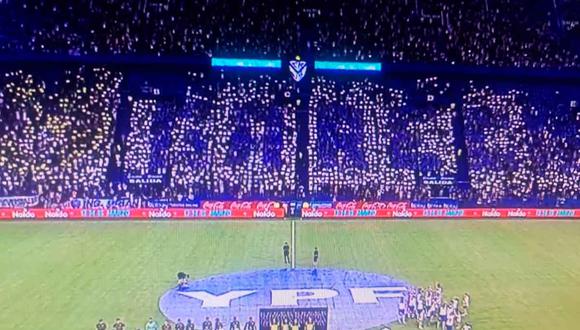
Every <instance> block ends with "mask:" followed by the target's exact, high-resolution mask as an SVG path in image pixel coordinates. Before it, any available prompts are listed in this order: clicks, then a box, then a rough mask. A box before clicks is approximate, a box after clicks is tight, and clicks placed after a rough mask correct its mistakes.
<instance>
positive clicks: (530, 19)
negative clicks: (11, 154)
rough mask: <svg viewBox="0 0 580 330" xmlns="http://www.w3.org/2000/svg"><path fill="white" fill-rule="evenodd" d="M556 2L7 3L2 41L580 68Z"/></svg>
mask: <svg viewBox="0 0 580 330" xmlns="http://www.w3.org/2000/svg"><path fill="white" fill-rule="evenodd" d="M555 4H556V2H552V1H528V0H517V1H514V0H489V1H457V2H453V3H450V2H448V1H409V0H395V1H387V0H380V1H368V0H356V1H345V0H343V1H329V0H324V1H316V2H312V1H308V0H298V1H294V2H278V3H276V4H275V5H273V4H272V3H271V2H268V1H263V0H237V1H204V0H195V1H183V0H164V1H159V0H153V1H145V0H133V1H118V0H103V1H92V0H81V1H79V0H75V1H72V0H66V1H63V0H41V1H33V0H26V1H11V2H7V4H4V5H3V7H4V8H2V9H3V10H2V14H1V16H0V18H1V19H2V20H3V24H2V29H1V30H0V35H2V36H4V38H2V39H0V49H4V50H12V51H14V50H16V51H34V52H41V53H51V54H54V53H58V54H70V55H84V54H152V55H178V54H203V55H209V56H213V55H224V54H225V55H229V56H240V55H251V56H275V57H278V56H281V55H293V54H295V53H297V52H302V51H304V52H307V53H311V54H313V55H315V56H317V57H323V58H348V59H351V60H355V59H356V60H368V59H384V60H387V61H393V62H437V63H447V64H471V65H493V66H515V67H534V68H547V67H549V68H562V67H578V65H579V64H580V59H579V57H578V54H577V53H576V52H575V51H574V50H573V48H572V45H569V44H568V43H567V42H566V40H567V38H564V37H562V35H563V34H565V33H566V31H563V30H560V29H559V26H561V24H560V23H561V22H560V23H559V21H560V20H561V17H559V16H558V15H557V11H556V9H555V7H557V6H556V5H555Z"/></svg>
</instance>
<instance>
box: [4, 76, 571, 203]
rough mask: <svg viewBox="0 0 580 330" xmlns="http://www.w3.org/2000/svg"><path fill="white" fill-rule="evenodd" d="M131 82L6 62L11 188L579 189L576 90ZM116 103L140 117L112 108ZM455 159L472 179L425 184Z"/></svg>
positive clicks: (114, 191) (519, 195)
mask: <svg viewBox="0 0 580 330" xmlns="http://www.w3.org/2000/svg"><path fill="white" fill-rule="evenodd" d="M122 81H123V79H122V75H121V74H119V73H113V72H111V71H108V70H105V69H100V68H96V69H88V68H85V67H81V68H78V69H77V70H75V71H66V72H65V73H64V75H63V76H62V77H58V78H54V77H53V76H50V77H42V75H35V76H33V75H30V74H27V73H25V72H23V71H12V72H8V73H6V74H4V75H3V76H2V77H1V85H0V145H1V146H2V148H0V197H9V196H39V198H40V203H39V204H40V205H42V206H46V207H49V206H55V205H62V204H63V203H65V202H67V201H69V200H71V199H72V198H116V197H127V198H133V199H136V200H148V199H155V198H164V199H169V200H183V199H187V200H194V199H197V200H200V199H202V200H203V199H217V200H226V199H246V200H262V199H275V200H282V199H292V198H324V199H326V200H328V199H334V200H375V201H376V200H380V201H392V200H406V201H409V200H425V199H429V198H433V197H451V198H457V199H459V200H462V201H464V202H465V203H470V204H473V205H487V206H501V205H506V206H507V205H526V204H529V205H545V206H567V205H572V204H570V203H574V202H576V203H577V201H578V197H579V192H580V163H579V162H578V159H580V155H579V150H580V141H579V139H578V129H579V126H578V123H579V122H580V114H579V113H578V107H577V105H576V104H575V101H574V99H573V97H571V95H572V94H570V91H562V92H558V91H556V89H554V88H552V89H547V88H542V89H541V90H536V89H534V88H533V87H531V86H530V87H527V88H526V90H525V91H524V90H514V89H513V85H509V84H508V87H509V88H512V89H511V90H510V89H509V88H508V89H507V90H504V88H503V87H501V86H500V85H499V84H498V85H494V86H497V87H496V88H492V87H489V86H485V85H478V84H476V83H470V85H469V86H468V87H467V89H466V90H460V89H459V88H458V87H457V86H451V85H450V84H449V83H446V82H442V81H441V80H440V79H438V78H435V77H432V78H426V79H419V80H416V81H414V82H410V81H406V82H403V81H391V82H390V83H389V85H386V84H385V83H384V82H376V81H372V80H368V79H367V80H356V79H355V80H354V81H353V80H350V81H340V80H333V79H330V78H327V77H321V76H319V77H315V78H313V79H312V81H311V90H310V91H309V92H310V93H309V94H308V97H309V99H306V98H305V97H304V95H305V93H304V92H300V91H298V89H297V85H295V84H294V83H292V82H290V81H288V80H283V79H278V78H273V77H272V76H270V75H266V74H263V75H260V76H254V77H252V78H242V77H241V76H239V75H235V74H232V75H229V74H228V75H226V74H218V76H216V77H214V76H211V77H209V76H207V75H203V74H201V73H194V72H192V73H190V74H189V78H188V80H187V81H186V82H184V84H185V87H184V88H185V95H183V96H182V97H183V99H182V100H179V101H178V100H176V99H172V100H167V99H165V98H162V97H156V96H155V95H140V94H138V93H133V92H130V91H123V92H121V88H120V85H121V82H122ZM47 82H48V83H47ZM457 85H460V84H459V83H457ZM461 86H464V85H461ZM126 94H128V95H126ZM462 96H463V98H462ZM122 100H123V101H122ZM301 101H303V102H304V103H302V102H301ZM456 102H457V103H456ZM121 108H122V109H123V112H128V113H129V114H128V115H123V116H117V113H118V112H119V109H121ZM301 109H303V110H304V111H305V112H301V111H302V110H301ZM119 118H126V119H124V120H120V119H119ZM301 123H303V124H301ZM461 127H463V129H462V130H461V129H458V128H461ZM299 136H301V138H299ZM301 139H304V140H301ZM460 171H463V172H464V173H466V174H465V176H466V177H467V180H468V181H469V183H470V187H468V188H466V189H465V190H464V191H459V189H457V191H456V190H455V189H452V188H453V187H455V185H454V184H453V182H452V183H451V186H452V187H451V188H450V192H448V193H449V195H448V196H445V195H441V194H439V193H441V191H442V190H441V188H439V187H438V186H436V185H433V184H429V183H425V179H426V178H441V177H444V178H446V177H450V178H455V177H456V176H458V173H459V172H460ZM133 178H137V179H136V181H134V182H133V181H131V180H132V179H133ZM152 178H153V179H154V181H148V180H150V179H152ZM139 180H140V181H139ZM302 184H305V185H306V186H305V187H302ZM447 185H449V184H447ZM299 194H303V195H300V197H297V196H298V195H299ZM572 206H573V205H572Z"/></svg>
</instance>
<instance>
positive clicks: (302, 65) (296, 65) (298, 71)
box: [289, 60, 307, 82]
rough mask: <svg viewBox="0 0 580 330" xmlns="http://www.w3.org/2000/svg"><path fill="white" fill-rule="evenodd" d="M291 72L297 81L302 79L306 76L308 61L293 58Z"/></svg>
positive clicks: (290, 66)
mask: <svg viewBox="0 0 580 330" xmlns="http://www.w3.org/2000/svg"><path fill="white" fill-rule="evenodd" d="M289 68H290V74H291V75H292V78H293V79H294V80H295V81H297V82H298V81H300V80H302V78H304V76H306V68H307V65H306V62H305V61H300V60H292V61H290V65H289Z"/></svg>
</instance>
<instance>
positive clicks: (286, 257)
mask: <svg viewBox="0 0 580 330" xmlns="http://www.w3.org/2000/svg"><path fill="white" fill-rule="evenodd" d="M282 253H283V254H284V264H285V265H286V266H288V265H291V264H292V260H291V259H290V245H288V242H284V245H283V246H282ZM319 257H320V252H318V247H315V248H314V252H312V267H314V268H317V267H318V259H319Z"/></svg>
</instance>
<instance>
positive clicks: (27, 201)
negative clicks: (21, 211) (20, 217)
mask: <svg viewBox="0 0 580 330" xmlns="http://www.w3.org/2000/svg"><path fill="white" fill-rule="evenodd" d="M36 205H38V196H12V197H0V208H26V207H33V206H36Z"/></svg>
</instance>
